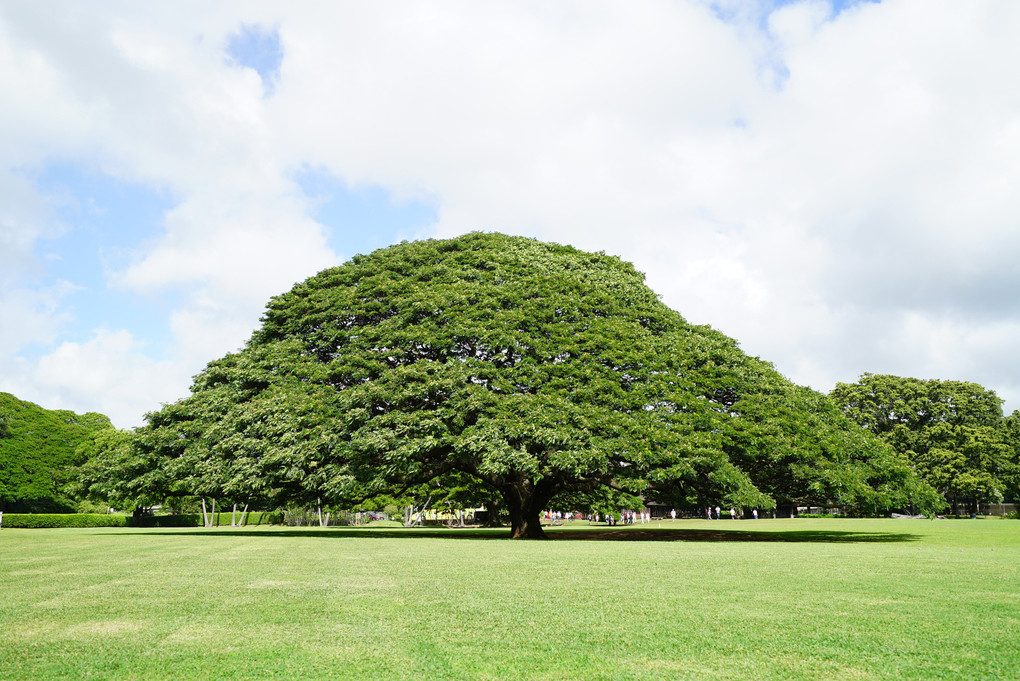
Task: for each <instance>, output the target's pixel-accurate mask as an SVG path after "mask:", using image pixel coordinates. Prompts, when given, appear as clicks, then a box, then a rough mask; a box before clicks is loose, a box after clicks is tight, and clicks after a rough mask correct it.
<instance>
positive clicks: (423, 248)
mask: <svg viewBox="0 0 1020 681" xmlns="http://www.w3.org/2000/svg"><path fill="white" fill-rule="evenodd" d="M138 450H139V452H140V456H141V457H142V458H143V459H147V460H148V461H149V468H150V470H156V469H158V470H159V471H161V473H160V474H159V475H156V476H150V478H153V479H158V480H157V482H158V484H157V485H156V486H157V487H158V486H162V489H163V490H164V491H173V490H175V489H176V490H178V491H184V492H187V493H189V494H198V493H203V494H204V493H207V492H208V493H214V492H217V491H218V492H221V493H228V494H231V495H235V496H236V495H260V496H262V497H264V498H273V499H278V500H279V499H292V500H309V499H312V498H316V499H322V498H325V499H328V500H330V501H331V502H334V503H343V502H345V501H346V502H352V501H354V500H358V499H363V498H365V497H368V496H371V495H373V494H380V493H399V491H400V490H403V489H407V488H410V487H411V486H414V485H420V484H422V483H424V482H428V481H430V480H433V479H436V478H440V477H442V476H450V475H453V476H466V478H467V479H469V480H471V481H473V484H478V485H481V486H483V487H484V488H486V489H488V490H490V491H491V492H492V493H494V494H498V495H499V496H500V497H502V499H503V501H504V504H505V507H506V508H507V509H508V510H509V513H510V518H511V533H512V536H514V537H541V536H542V529H541V525H540V524H539V513H540V512H541V510H542V509H543V508H546V507H548V505H549V504H550V502H551V501H552V500H553V499H554V497H556V496H557V495H565V494H584V493H589V492H593V491H595V490H597V489H599V488H611V489H615V490H618V491H621V492H626V493H636V494H642V495H644V496H645V497H646V498H653V499H654V498H658V499H662V500H666V501H674V502H676V501H681V500H682V501H684V502H686V503H707V502H715V503H725V504H727V505H736V506H744V507H752V506H756V507H760V508H770V507H772V506H774V504H775V503H776V501H777V500H780V501H800V500H803V501H811V500H814V501H829V502H834V503H840V502H843V503H849V504H856V505H860V506H861V507H862V508H863V507H866V508H869V509H879V508H884V507H888V506H889V505H898V504H901V503H904V502H905V500H906V497H907V496H908V495H909V494H911V493H912V488H911V475H910V472H909V468H908V467H907V466H906V464H905V462H904V461H902V460H901V459H899V458H897V457H896V456H895V453H894V452H893V451H892V450H891V449H890V448H889V447H888V446H887V445H885V444H884V443H882V442H880V441H879V440H877V439H875V438H873V437H870V436H869V435H868V434H867V433H865V432H864V431H863V430H862V429H861V428H859V427H857V426H856V425H854V424H853V423H852V422H851V421H849V420H848V419H847V418H846V417H845V416H843V415H842V414H841V413H840V412H839V411H838V410H836V409H834V408H833V407H832V405H831V404H830V403H828V402H827V400H826V399H825V397H824V396H822V395H820V394H818V393H815V392H813V391H810V390H808V389H805V388H799V387H797V386H793V385H792V384H790V383H789V382H788V381H787V380H786V379H784V378H783V377H782V376H780V375H779V374H778V373H777V372H776V371H775V370H774V369H773V368H772V366H771V365H769V364H768V363H766V362H763V361H761V360H759V359H757V358H753V357H748V356H747V355H745V354H744V353H742V352H741V351H740V350H739V348H738V346H737V344H736V342H735V341H734V340H732V339H730V338H728V337H726V336H724V335H723V334H721V333H719V332H717V331H715V330H713V329H711V328H709V327H706V326H695V325H691V324H689V323H687V322H686V321H685V320H684V319H683V318H682V317H681V316H680V315H679V314H678V313H677V312H675V311H673V310H671V309H670V308H668V307H667V306H666V305H664V304H663V303H662V302H661V301H660V300H659V298H658V296H656V295H655V293H654V292H652V291H651V290H650V289H649V288H648V287H647V286H646V285H645V284H644V278H643V276H642V275H641V274H640V273H638V272H637V271H635V269H634V268H633V266H632V265H630V264H629V263H626V262H623V261H621V260H620V259H619V258H615V257H611V256H606V255H604V254H601V253H599V254H593V253H585V252H582V251H578V250H576V249H574V248H570V247H567V246H560V245H556V244H549V243H542V242H538V241H535V240H531V239H525V238H519V237H509V236H504V235H500V234H482V233H473V234H469V235H466V236H463V237H459V238H455V239H449V240H430V241H420V242H413V243H402V244H399V245H396V246H392V247H390V248H386V249H382V250H379V251H376V252H374V253H372V254H370V255H364V256H356V257H354V258H353V259H352V260H351V261H349V262H348V263H346V264H344V265H342V266H339V267H335V268H332V269H328V270H325V271H323V272H321V273H319V274H318V275H316V276H314V277H311V278H310V279H308V280H307V281H305V282H303V283H301V284H298V285H297V286H295V287H294V288H293V289H292V290H291V291H289V292H287V293H285V294H283V295H280V296H277V297H275V298H273V299H272V300H271V301H270V303H269V305H268V307H267V310H266V313H265V315H264V316H263V320H262V326H261V328H260V329H258V330H257V331H256V332H255V334H254V335H253V336H252V338H251V339H250V341H249V342H248V343H247V345H246V346H245V348H244V349H243V350H241V351H240V352H238V353H233V354H230V355H227V356H226V357H224V358H222V359H220V360H217V361H215V362H212V363H211V364H210V365H209V366H208V368H207V369H206V370H205V371H204V372H203V373H201V374H200V375H199V376H198V377H196V380H195V383H194V386H193V391H192V395H191V397H189V398H187V399H185V400H182V401H181V402H179V403H177V404H174V405H169V406H167V407H165V408H164V409H163V410H161V411H160V412H157V413H154V414H151V415H150V416H149V423H148V425H147V426H146V427H145V428H143V429H142V430H141V431H140V433H139V447H138ZM913 482H916V480H913Z"/></svg>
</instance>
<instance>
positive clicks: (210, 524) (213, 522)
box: [209, 497, 216, 527]
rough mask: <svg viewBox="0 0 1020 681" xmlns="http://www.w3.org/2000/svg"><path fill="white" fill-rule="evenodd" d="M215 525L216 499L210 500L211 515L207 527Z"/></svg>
mask: <svg viewBox="0 0 1020 681" xmlns="http://www.w3.org/2000/svg"><path fill="white" fill-rule="evenodd" d="M214 524H216V497H213V500H212V515H210V516H209V527H212V526H213V525H214Z"/></svg>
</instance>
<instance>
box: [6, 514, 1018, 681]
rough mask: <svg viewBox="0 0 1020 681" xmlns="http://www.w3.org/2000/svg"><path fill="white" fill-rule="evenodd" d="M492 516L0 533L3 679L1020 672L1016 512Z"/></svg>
mask: <svg viewBox="0 0 1020 681" xmlns="http://www.w3.org/2000/svg"><path fill="white" fill-rule="evenodd" d="M505 534H506V533H505V531H501V532H499V531H498V532H495V533H487V532H477V531H470V530H468V531H465V530H451V531H435V530H427V529H426V530H412V531H406V530H402V529H394V528H379V529H369V530H343V529H318V528H315V529H301V530H293V529H285V528H264V527H263V528H250V529H246V530H237V529H230V528H218V529H215V530H204V529H201V528H194V529H183V530H182V529H160V530H129V529H105V528H104V529H73V530H72V529H67V530H2V531H0V679H12V680H13V679H83V678H101V679H157V678H185V679H187V678H195V679H198V678H202V679H252V678H268V677H272V678H294V679H416V680H420V679H522V678H526V679H804V680H805V681H808V680H810V681H818V680H820V679H952V680H953V681H957V680H958V679H1011V680H1012V679H1017V678H1020V574H1018V570H1020V568H1018V566H1020V522H1017V521H1003V520H992V519H989V520H977V521H935V522H932V521H893V520H777V521H764V520H763V521H757V522H754V521H736V522H733V521H714V522H708V521H683V522H681V521H677V522H675V523H671V522H669V521H668V520H667V521H663V522H661V523H658V522H656V523H652V524H651V525H646V526H643V527H641V526H639V527H635V528H620V529H610V528H593V529H589V528H588V527H587V526H586V525H585V524H584V523H581V524H580V525H577V524H575V525H573V526H571V527H567V528H562V529H561V528H556V529H553V530H551V534H552V536H553V538H554V539H553V540H552V541H548V542H517V541H510V540H506V539H503V537H504V536H505ZM634 537H639V538H640V539H638V540H634V539H632V538H634Z"/></svg>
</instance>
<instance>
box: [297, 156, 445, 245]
mask: <svg viewBox="0 0 1020 681" xmlns="http://www.w3.org/2000/svg"><path fill="white" fill-rule="evenodd" d="M293 180H294V181H295V182H296V183H297V184H298V186H299V187H301V191H303V192H304V194H305V195H306V196H308V197H309V198H310V199H312V200H313V201H314V202H315V204H316V210H315V211H314V212H313V214H312V217H313V218H315V220H316V221H318V222H319V223H320V224H322V225H324V226H325V227H326V229H327V230H328V232H327V238H328V240H329V245H330V247H331V248H332V249H333V250H335V251H336V252H338V253H340V254H341V255H342V256H343V257H345V258H350V257H351V256H353V255H355V254H358V253H370V252H372V251H374V250H376V249H378V248H383V247H385V246H389V245H392V244H394V243H396V242H398V241H400V240H401V239H412V238H415V237H416V236H418V235H420V233H421V232H422V230H425V229H427V228H428V227H430V226H431V225H433V224H435V223H436V222H437V221H438V208H437V206H436V205H435V204H433V203H430V202H424V201H397V200H395V199H394V198H393V197H392V195H391V194H390V193H389V192H388V191H386V189H384V188H382V187H377V186H376V187H366V188H359V189H352V188H351V187H349V186H348V185H347V184H346V183H345V182H343V181H342V180H340V179H338V178H337V177H335V176H334V175H332V174H331V173H329V172H328V171H326V170H324V169H321V168H319V169H315V168H308V167H306V168H302V169H301V170H300V171H298V172H297V173H295V174H294V175H293Z"/></svg>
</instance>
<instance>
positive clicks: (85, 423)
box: [0, 393, 113, 513]
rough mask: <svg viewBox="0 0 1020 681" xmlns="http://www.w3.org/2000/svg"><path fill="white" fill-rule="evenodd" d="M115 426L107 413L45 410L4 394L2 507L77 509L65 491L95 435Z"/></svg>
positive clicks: (0, 397)
mask: <svg viewBox="0 0 1020 681" xmlns="http://www.w3.org/2000/svg"><path fill="white" fill-rule="evenodd" d="M104 430H113V426H112V425H111V424H110V420H109V419H108V418H107V417H105V416H103V415H102V414H96V413H92V412H90V413H87V414H75V413H74V412H71V411H63V410H56V411H54V410H50V409H44V408H42V407H40V406H39V405H36V404H33V403H31V402H24V401H22V400H19V399H17V398H16V397H14V396H13V395H11V394H9V393H0V510H6V511H16V512H23V513H33V512H66V511H71V510H74V506H75V499H74V498H73V497H72V496H70V495H69V494H68V493H67V492H66V491H65V486H66V485H67V483H68V482H70V481H71V480H72V478H73V477H74V472H75V467H76V466H77V465H79V464H80V463H82V461H83V460H84V455H83V454H81V453H76V450H77V449H78V447H79V446H80V445H82V444H83V443H85V442H86V441H88V440H89V439H90V438H91V437H92V435H93V434H95V433H97V432H100V431H104Z"/></svg>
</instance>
